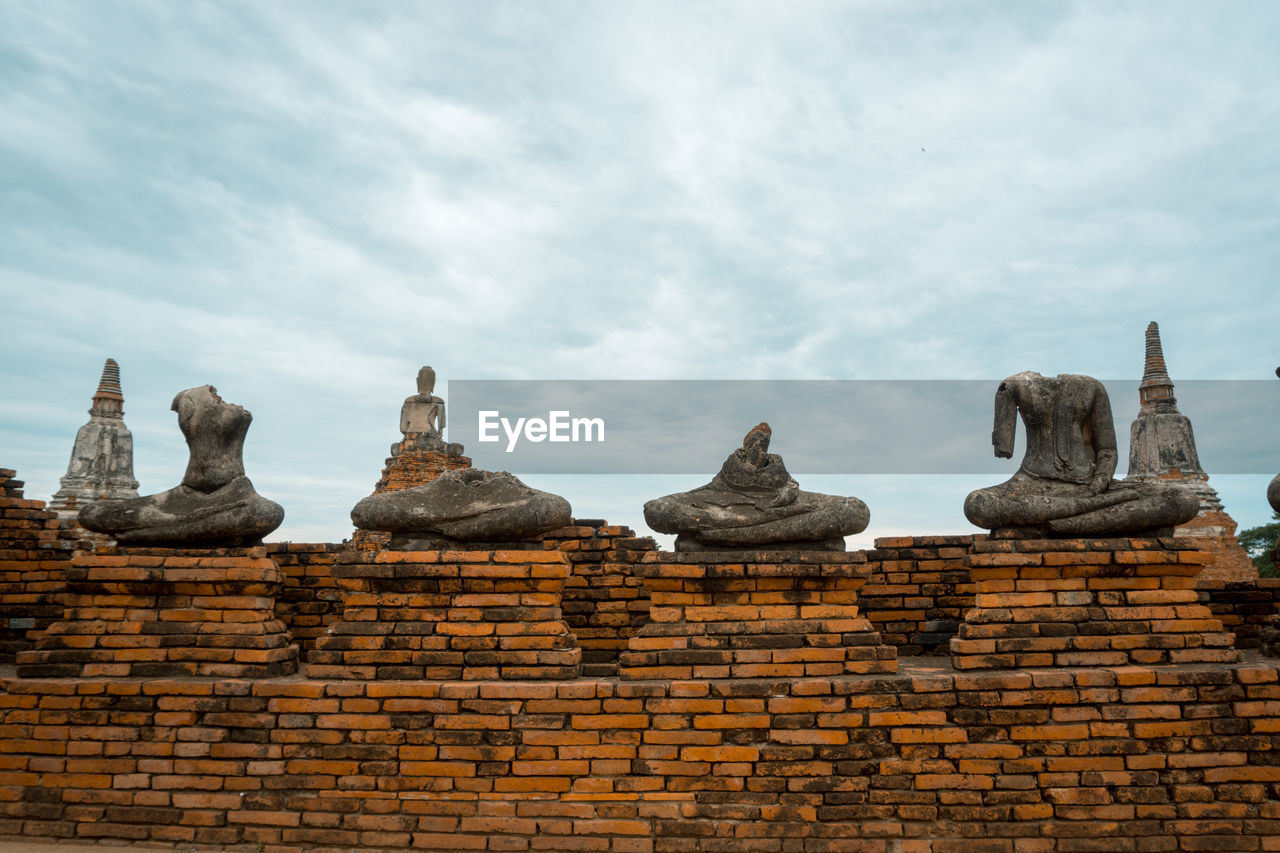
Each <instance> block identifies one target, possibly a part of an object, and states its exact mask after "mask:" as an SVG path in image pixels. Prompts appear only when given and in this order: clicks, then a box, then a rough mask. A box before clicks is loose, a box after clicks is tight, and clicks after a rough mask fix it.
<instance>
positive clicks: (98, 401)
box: [89, 358, 124, 418]
mask: <svg viewBox="0 0 1280 853" xmlns="http://www.w3.org/2000/svg"><path fill="white" fill-rule="evenodd" d="M89 414H91V415H94V416H96V417H102V418H123V417H124V394H123V392H121V390H120V365H119V364H117V363H116V360H115V359H114V358H109V359H107V362H106V364H104V365H102V378H101V379H99V380H98V390H97V393H95V394H94V395H93V407H92V408H90V409H89Z"/></svg>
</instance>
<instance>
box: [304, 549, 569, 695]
mask: <svg viewBox="0 0 1280 853" xmlns="http://www.w3.org/2000/svg"><path fill="white" fill-rule="evenodd" d="M333 574H334V576H335V577H336V578H338V579H339V580H340V581H342V582H343V584H344V586H345V587H346V589H345V591H344V594H343V612H342V618H341V619H340V620H339V621H338V622H336V623H334V624H333V625H332V626H331V627H330V628H329V630H328V631H327V632H326V633H325V634H324V635H323V636H321V637H320V638H319V639H318V640H317V641H316V647H315V648H314V649H313V650H312V651H311V652H310V653H309V656H308V666H307V672H308V673H309V674H310V675H311V676H312V677H316V678H349V679H370V680H372V679H421V678H430V679H449V680H463V681H476V680H493V679H566V678H576V677H577V676H578V674H579V673H580V671H581V666H582V650H581V649H579V648H578V646H577V641H576V639H575V638H574V635H573V633H572V632H571V631H570V630H569V626H568V625H566V624H565V622H564V620H563V618H562V616H561V611H560V600H561V595H562V593H563V590H564V584H565V580H566V579H567V578H568V576H569V562H568V560H567V559H565V556H564V554H563V553H561V552H560V551H501V550H495V551H479V550H477V551H444V550H438V551H379V552H376V553H370V552H366V551H354V552H348V553H347V554H346V555H345V556H344V557H343V558H342V560H341V561H339V562H338V563H336V564H335V565H334V567H333Z"/></svg>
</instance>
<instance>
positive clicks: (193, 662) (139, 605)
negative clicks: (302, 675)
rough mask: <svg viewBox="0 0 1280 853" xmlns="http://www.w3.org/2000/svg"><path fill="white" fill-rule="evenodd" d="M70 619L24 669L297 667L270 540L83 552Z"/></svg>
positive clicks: (139, 671) (23, 661)
mask: <svg viewBox="0 0 1280 853" xmlns="http://www.w3.org/2000/svg"><path fill="white" fill-rule="evenodd" d="M66 578H67V591H66V593H65V594H64V603H65V607H64V609H63V613H62V619H61V621H58V622H54V623H53V624H52V625H50V626H49V627H48V629H47V630H46V632H45V633H44V634H43V635H42V636H41V637H40V638H39V639H38V640H37V641H36V645H35V648H34V649H32V650H30V651H25V652H20V653H19V654H18V674H19V675H20V676H22V677H29V678H43V677H85V678H87V677H97V676H109V677H142V678H156V677H172V676H212V677H219V678H272V677H278V676H282V675H289V674H292V673H293V672H296V671H297V668H298V649H297V647H296V646H293V645H292V644H291V641H290V638H289V634H288V632H287V631H286V629H285V627H284V624H283V623H282V622H280V620H278V619H276V618H275V614H274V608H275V596H276V593H277V591H278V590H279V587H280V570H279V569H278V568H277V566H276V564H275V563H274V562H272V561H271V559H270V558H268V557H267V555H266V549H265V548H263V547H257V548H220V549H173V548H111V549H106V550H103V551H99V552H96V553H84V552H80V553H77V554H76V555H75V556H74V557H73V558H72V561H71V565H70V566H69V567H68V568H67V570H66Z"/></svg>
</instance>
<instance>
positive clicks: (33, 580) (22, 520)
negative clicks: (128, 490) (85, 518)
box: [0, 468, 93, 663]
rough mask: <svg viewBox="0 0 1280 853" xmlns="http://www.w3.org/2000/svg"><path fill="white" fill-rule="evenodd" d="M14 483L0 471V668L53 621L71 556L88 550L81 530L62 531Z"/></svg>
mask: <svg viewBox="0 0 1280 853" xmlns="http://www.w3.org/2000/svg"><path fill="white" fill-rule="evenodd" d="M16 478H17V472H16V471H14V470H13V469H12V468H0V663H13V659H14V655H16V654H17V653H18V652H20V651H25V650H27V649H29V648H31V647H32V645H33V644H34V641H35V638H36V637H38V636H40V634H41V632H43V631H44V629H45V628H47V627H48V626H49V625H51V624H53V623H54V622H56V621H58V617H60V616H61V615H62V606H61V605H59V604H58V598H57V596H58V594H59V593H61V592H62V589H63V584H64V583H65V577H64V574H65V572H66V568H67V566H68V565H70V563H71V554H72V552H73V551H74V550H75V549H76V548H92V547H93V543H92V542H89V541H86V533H85V531H84V530H83V529H81V528H79V527H71V526H69V525H63V524H62V523H61V522H60V521H59V519H58V514H57V513H56V512H54V511H53V510H50V509H49V508H48V507H46V506H45V503H44V501H37V500H31V499H28V498H24V497H23V486H24V483H23V481H22V480H19V479H16Z"/></svg>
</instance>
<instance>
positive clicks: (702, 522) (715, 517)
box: [644, 423, 871, 551]
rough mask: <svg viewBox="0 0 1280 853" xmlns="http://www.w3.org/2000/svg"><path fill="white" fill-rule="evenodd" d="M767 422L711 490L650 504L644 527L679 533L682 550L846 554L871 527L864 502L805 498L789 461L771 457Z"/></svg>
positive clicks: (702, 488)
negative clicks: (848, 540) (847, 542)
mask: <svg viewBox="0 0 1280 853" xmlns="http://www.w3.org/2000/svg"><path fill="white" fill-rule="evenodd" d="M771 436H772V430H770V428H769V425H768V424H767V423H762V424H760V425H759V426H757V427H755V428H754V429H753V430H751V431H750V432H749V433H747V435H746V437H745V438H743V440H742V447H740V448H739V449H737V450H735V451H734V452H733V453H732V454H730V455H729V458H728V459H726V460H725V462H724V465H723V466H722V467H721V468H720V473H719V474H717V475H716V476H715V477H714V478H713V479H712V480H711V482H710V483H708V484H707V485H705V486H699V487H698V488H696V489H694V490H693V491H690V492H680V493H677V494H674V495H667V496H665V497H661V498H656V499H654V500H651V501H649V502H648V503H646V504H645V505H644V519H645V522H646V523H647V524H648V525H649V526H650V527H651V528H653V529H654V530H656V531H658V532H659V533H675V534H678V536H677V538H676V550H677V551H694V550H703V549H710V550H723V549H725V548H751V549H758V548H761V547H766V546H767V547H770V548H782V549H788V548H790V549H796V548H799V549H818V550H827V551H843V550H844V537H845V536H848V535H850V534H853V533H858V532H860V531H862V530H865V529H866V527H867V523H868V522H869V521H870V520H871V512H870V510H868V509H867V505H866V504H865V503H863V502H862V501H860V500H858V499H857V498H853V497H839V496H836V495H823V494H817V493H815V492H802V491H800V487H799V485H798V484H797V483H796V481H795V480H793V479H792V478H791V475H790V474H788V473H787V469H786V466H785V465H783V463H782V457H781V456H778V455H777V454H776V453H769V452H768V450H769V439H770V437H771Z"/></svg>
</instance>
